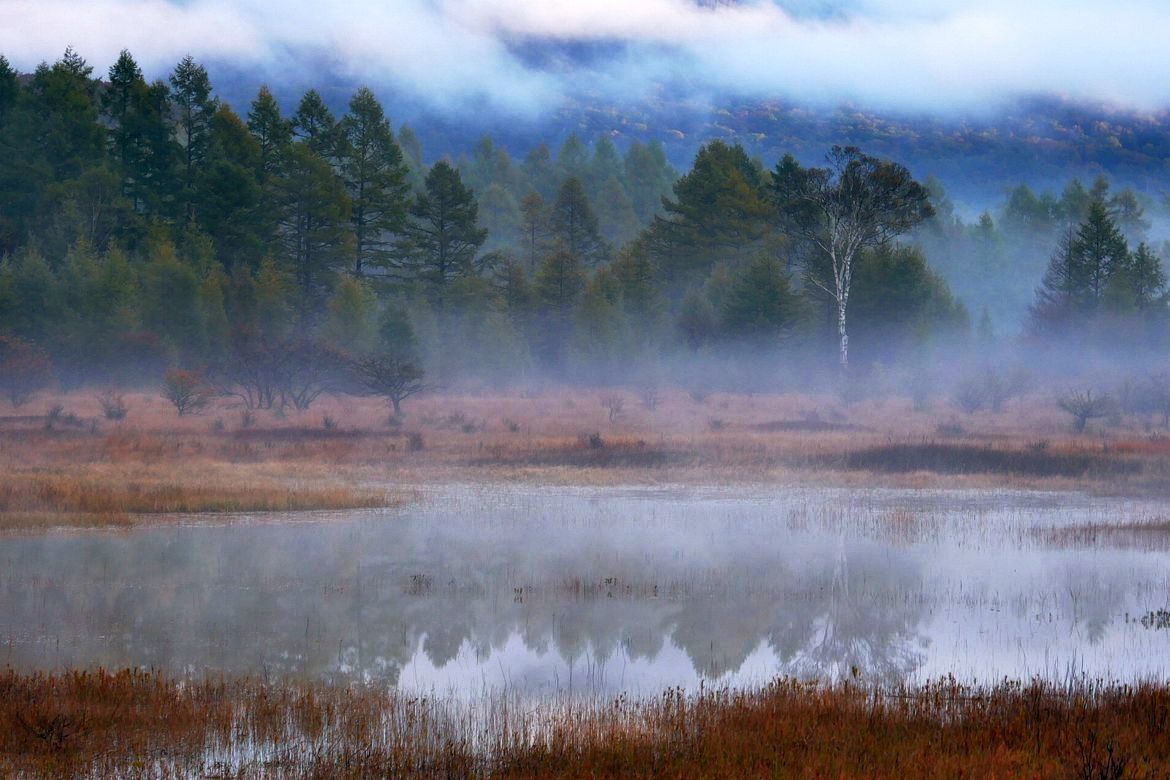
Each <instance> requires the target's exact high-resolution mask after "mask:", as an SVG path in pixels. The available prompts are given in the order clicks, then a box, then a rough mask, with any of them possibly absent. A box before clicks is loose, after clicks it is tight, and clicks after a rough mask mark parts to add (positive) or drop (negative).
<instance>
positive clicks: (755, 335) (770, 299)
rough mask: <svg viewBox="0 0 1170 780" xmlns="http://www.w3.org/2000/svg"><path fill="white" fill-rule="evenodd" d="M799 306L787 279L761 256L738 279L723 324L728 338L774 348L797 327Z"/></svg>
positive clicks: (725, 303) (776, 265)
mask: <svg viewBox="0 0 1170 780" xmlns="http://www.w3.org/2000/svg"><path fill="white" fill-rule="evenodd" d="M798 319H799V306H798V302H797V298H796V295H795V294H793V292H792V288H791V284H790V282H789V278H788V275H787V274H786V273H785V272H784V268H783V267H782V266H781V265H780V263H779V262H777V261H776V259H775V258H772V257H768V256H761V257H759V258H757V259H756V260H754V261H753V262H752V263H751V264H750V265H748V266H747V267H746V268H744V269H743V271H742V272H740V273H739V274H737V275H736V277H735V280H734V281H733V282H732V285H731V288H730V289H729V290H728V293H727V297H726V298H725V299H724V301H723V307H722V310H721V311H720V320H721V324H722V326H723V331H724V333H726V334H727V335H728V336H731V337H732V338H737V339H743V340H745V341H749V342H753V343H756V344H759V345H769V344H771V345H775V344H776V343H778V342H779V339H780V337H781V336H782V335H783V334H784V333H785V332H787V331H789V330H791V328H792V327H793V326H794V325H795V324H796V322H797V320H798Z"/></svg>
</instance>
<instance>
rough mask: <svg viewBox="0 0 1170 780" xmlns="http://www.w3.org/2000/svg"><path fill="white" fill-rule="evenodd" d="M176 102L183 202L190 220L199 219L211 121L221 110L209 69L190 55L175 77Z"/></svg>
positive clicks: (180, 190) (174, 94)
mask: <svg viewBox="0 0 1170 780" xmlns="http://www.w3.org/2000/svg"><path fill="white" fill-rule="evenodd" d="M171 87H172V89H173V92H172V99H173V101H174V106H175V110H176V111H177V113H178V122H177V125H176V132H177V135H178V139H179V145H180V146H181V147H182V150H183V151H182V173H181V180H182V186H181V187H180V188H179V201H180V206H181V209H182V215H183V217H184V218H185V219H186V220H187V221H191V220H193V219H194V218H195V199H196V192H195V188H196V179H197V178H198V175H199V168H200V166H202V165H203V164H204V163H206V162H207V159H208V156H209V154H210V152H211V121H212V118H213V117H214V116H215V112H216V109H217V108H218V107H219V104H218V101H216V99H215V98H213V97H212V95H211V79H210V78H208V75H207V69H206V68H204V67H203V66H202V65H200V64H199V63H197V62H196V61H195V60H194V58H193V57H191V55H187V56H186V57H184V58H183V59H182V60H180V61H179V64H178V65H176V66H175V70H174V72H173V73H172V74H171Z"/></svg>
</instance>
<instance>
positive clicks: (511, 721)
mask: <svg viewBox="0 0 1170 780" xmlns="http://www.w3.org/2000/svg"><path fill="white" fill-rule="evenodd" d="M482 716H483V717H484V718H485V719H486V723H487V727H486V729H485V728H483V727H482V726H480V727H479V728H477V727H475V726H474V725H473V724H472V723H471V722H470V721H467V720H461V719H460V718H459V717H457V716H453V710H452V709H451V708H450V707H449V706H448V704H447V703H445V702H444V701H442V700H441V699H438V700H436V699H427V698H417V697H407V696H403V695H400V694H397V693H395V692H394V691H393V690H387V689H385V688H381V689H379V688H376V687H363V686H359V687H337V686H327V685H320V684H308V683H306V684H296V683H291V684H283V685H280V686H271V685H268V684H265V683H264V682H263V681H261V680H258V679H244V680H233V681H225V680H204V681H200V682H194V683H192V682H184V683H178V682H175V681H172V680H169V679H167V678H164V677H162V676H159V675H157V674H149V673H136V672H122V673H118V674H109V673H106V672H103V671H96V672H89V673H65V674H60V675H19V674H15V673H12V672H8V673H6V674H0V774H5V775H7V774H10V773H11V774H15V775H27V776H37V777H60V776H68V775H72V776H93V777H113V776H118V777H138V776H142V777H158V776H182V777H187V776H202V777H269V776H292V777H369V776H378V777H403V776H427V777H471V776H477V777H489V776H490V777H594V778H596V777H765V776H766V777H777V776H781V777H862V776H864V777H901V778H919V777H922V778H927V777H1068V778H1083V779H1084V780H1096V779H1097V778H1122V777H1132V778H1155V777H1165V776H1166V774H1167V772H1170V690H1167V689H1166V688H1158V687H1148V686H1137V687H1111V686H1102V687H1092V686H1090V687H1085V688H1081V689H1076V690H1068V689H1063V688H1060V687H1053V686H1050V685H1048V684H1044V683H1032V684H1028V685H1016V684H1001V685H998V686H995V687H992V688H970V687H965V686H961V685H957V684H955V683H953V682H948V681H942V682H939V683H934V684H930V685H926V686H923V687H921V688H916V689H914V690H901V691H898V690H891V691H884V692H882V691H875V690H873V689H870V688H867V687H865V686H861V685H856V684H850V683H841V684H837V685H834V686H818V685H815V684H810V683H798V682H793V681H778V682H776V683H773V684H771V685H769V686H766V687H764V688H762V689H759V690H756V691H751V692H730V691H716V692H706V693H700V694H696V695H683V694H681V693H677V692H674V691H668V692H666V693H665V694H662V695H660V696H657V697H653V698H649V699H641V700H628V699H625V698H622V699H618V700H616V701H610V702H594V703H588V704H584V703H572V702H563V703H560V704H549V705H547V711H545V712H541V713H533V712H531V711H527V710H525V709H524V708H522V707H517V706H514V705H513V704H512V703H510V702H509V701H508V699H507V698H506V697H503V696H496V697H494V698H492V699H491V700H489V701H486V702H484V703H483V704H482ZM114 745H116V746H117V749H113V750H112V749H111V746H114Z"/></svg>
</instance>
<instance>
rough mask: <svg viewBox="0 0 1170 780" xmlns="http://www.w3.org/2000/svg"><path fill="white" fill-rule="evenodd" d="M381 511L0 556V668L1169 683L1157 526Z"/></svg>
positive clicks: (688, 503)
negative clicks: (1123, 528)
mask: <svg viewBox="0 0 1170 780" xmlns="http://www.w3.org/2000/svg"><path fill="white" fill-rule="evenodd" d="M419 493H420V497H419V500H417V501H414V502H411V503H409V504H408V505H406V506H404V507H402V508H399V509H394V510H384V511H368V510H363V511H353V512H335V513H327V514H313V515H296V516H290V517H288V518H280V517H274V516H264V517H255V518H236V519H234V520H233V521H232V522H231V523H230V524H225V523H223V522H220V521H216V522H214V523H211V522H200V521H198V520H197V519H192V521H190V522H187V523H179V524H173V525H167V526H155V527H151V528H143V529H140V530H133V531H122V532H60V533H53V534H47V535H42V536H30V537H23V536H10V537H5V538H2V539H0V665H7V666H11V667H14V668H16V669H18V670H33V669H44V670H62V669H68V668H71V667H93V666H98V665H101V666H105V667H125V666H135V667H142V668H154V669H161V670H164V671H167V672H170V673H176V674H197V675H198V674H208V673H211V674H218V673H221V672H223V673H230V674H258V675H268V676H294V677H309V678H317V679H324V680H337V679H361V680H365V681H373V682H380V681H385V682H386V683H388V684H396V685H398V686H400V687H401V688H403V689H409V690H417V691H420V692H428V693H431V692H433V693H440V694H455V695H461V696H466V695H478V694H480V693H482V692H484V691H494V690H500V689H503V690H507V691H515V692H523V693H526V694H536V695H540V694H545V693H548V694H565V693H574V694H575V693H587V694H605V695H609V694H614V693H618V692H627V693H630V694H631V695H638V694H650V693H654V692H657V691H659V690H661V689H664V688H666V687H674V686H681V687H683V688H686V689H695V688H697V687H698V686H699V685H708V686H710V685H750V684H753V683H760V682H766V681H767V680H769V679H771V678H772V677H775V676H776V675H793V676H799V677H804V678H814V677H815V678H820V679H832V678H838V677H842V676H850V675H859V676H860V677H861V678H862V679H864V680H870V681H888V682H917V681H922V680H925V679H930V678H936V677H939V676H941V675H948V674H953V675H954V676H956V677H958V678H960V679H962V680H970V681H979V682H995V681H998V680H1000V679H1002V678H1004V677H1009V678H1016V679H1020V678H1022V679H1027V678H1031V677H1033V676H1044V677H1047V678H1051V679H1056V680H1060V681H1064V680H1067V679H1069V678H1078V679H1079V678H1081V677H1087V678H1106V679H1110V680H1122V681H1129V680H1135V679H1143V678H1155V679H1163V680H1164V679H1166V677H1167V661H1168V659H1170V615H1167V614H1166V613H1165V612H1163V610H1166V609H1168V608H1170V534H1167V533H1165V532H1161V533H1153V532H1148V531H1141V532H1138V531H1134V532H1117V533H1110V532H1103V531H1100V530H1096V531H1086V530H1084V528H1083V527H1084V526H1085V525H1087V524H1094V525H1096V526H1100V525H1102V524H1110V523H1114V524H1121V523H1125V524H1135V523H1136V524H1141V523H1143V522H1150V521H1152V520H1154V519H1157V518H1165V517H1166V516H1167V514H1168V513H1167V508H1168V507H1167V506H1166V505H1165V504H1164V503H1159V502H1155V501H1136V500H1125V499H1116V498H1097V497H1089V496H1086V495H1082V494H1076V493H1041V492H1034V493H1033V492H1011V491H1006V492H1005V491H986V492H982V491H918V490H884V489H882V490H878V489H853V488H850V489H816V488H809V487H800V488H742V487H737V488H712V489H694V488H653V489H642V488H638V489H635V488H537V487H526V486H482V485H475V486H455V487H443V488H420V489H419Z"/></svg>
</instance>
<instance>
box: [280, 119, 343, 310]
mask: <svg viewBox="0 0 1170 780" xmlns="http://www.w3.org/2000/svg"><path fill="white" fill-rule="evenodd" d="M277 196H278V199H279V200H278V205H279V206H280V209H281V211H280V214H281V217H280V225H279V237H280V241H281V244H282V246H283V248H284V253H285V256H286V257H287V258H288V260H289V261H290V262H291V264H292V268H293V277H294V279H295V280H296V285H297V289H298V291H299V297H300V314H301V319H302V321H304V320H307V319H309V318H310V317H311V316H312V315H313V313H314V312H315V311H317V310H318V306H319V304H320V303H321V302H322V300H323V299H324V297H325V296H326V294H327V293H328V290H329V288H330V286H331V281H332V277H333V273H334V272H335V270H336V269H337V268H338V266H339V265H341V263H342V262H343V260H344V258H345V256H346V255H347V254H348V252H349V249H348V243H349V232H348V227H349V198H348V196H347V195H346V193H345V188H344V187H343V186H342V183H341V181H340V180H339V179H338V178H337V176H336V175H335V174H334V172H333V169H332V168H330V167H329V163H327V162H325V161H324V160H322V159H321V157H320V156H319V155H317V153H316V152H314V151H313V149H312V147H311V146H310V145H309V143H308V142H305V141H302V142H298V143H295V144H293V145H292V146H291V147H289V153H288V159H287V165H286V169H285V175H284V176H283V177H282V178H281V179H280V180H279V182H278V189H277Z"/></svg>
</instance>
